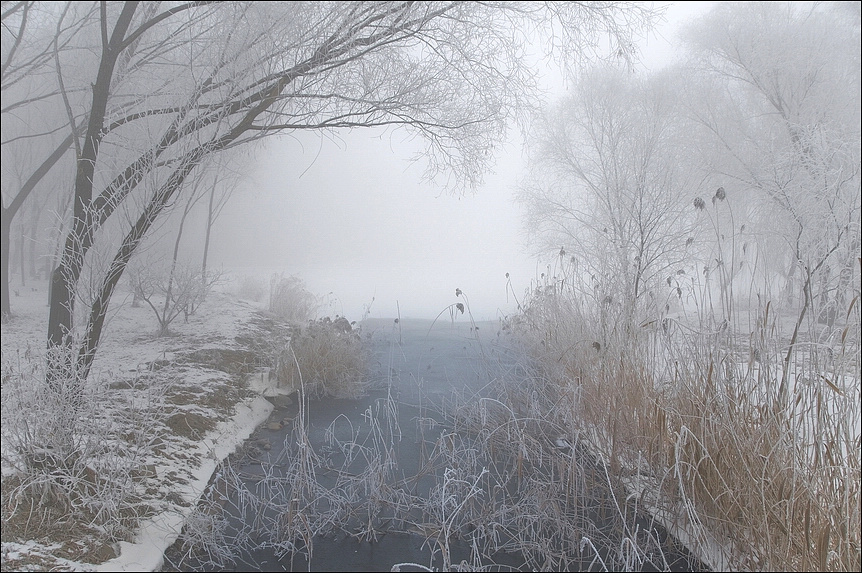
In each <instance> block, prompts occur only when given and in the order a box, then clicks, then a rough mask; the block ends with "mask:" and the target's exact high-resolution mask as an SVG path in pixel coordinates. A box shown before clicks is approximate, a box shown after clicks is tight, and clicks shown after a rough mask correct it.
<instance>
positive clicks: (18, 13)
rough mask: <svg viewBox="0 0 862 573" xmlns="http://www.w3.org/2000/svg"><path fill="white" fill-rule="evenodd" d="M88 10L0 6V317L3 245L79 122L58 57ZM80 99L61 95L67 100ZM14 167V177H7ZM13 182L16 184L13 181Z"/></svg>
mask: <svg viewBox="0 0 862 573" xmlns="http://www.w3.org/2000/svg"><path fill="white" fill-rule="evenodd" d="M93 10H94V8H93V7H91V6H83V5H82V6H78V7H77V10H74V11H72V12H74V13H72V14H69V10H68V8H66V9H64V7H63V5H62V4H53V3H38V2H4V3H3V8H2V14H0V15H2V24H3V25H2V84H0V85H2V91H3V104H2V110H0V111H2V118H3V136H2V153H3V166H4V167H3V205H2V210H0V215H2V216H0V244H2V250H0V255H2V256H0V280H2V283H0V284H2V285H3V288H2V289H0V290H1V291H2V292H0V315H2V318H3V320H5V319H7V318H8V317H9V316H10V313H11V307H10V302H9V289H8V288H7V286H8V284H9V245H10V231H11V228H12V220H13V219H14V217H15V215H16V214H17V213H18V212H19V211H20V209H21V207H22V206H23V205H24V202H25V201H26V200H27V198H28V197H29V196H30V194H31V193H32V192H33V191H34V189H36V187H37V185H39V184H40V182H42V181H43V180H44V178H45V176H46V175H47V174H48V173H49V172H51V170H52V169H55V167H56V166H57V165H58V162H60V160H61V159H62V158H63V157H64V156H66V154H67V153H68V152H69V151H70V150H72V149H73V143H74V141H75V140H74V137H73V135H72V134H73V131H74V128H75V125H76V124H77V123H78V121H80V120H79V119H77V120H76V119H75V118H74V117H72V116H70V115H69V112H71V110H70V109H69V108H68V106H66V107H65V111H61V112H59V113H58V110H64V106H63V103H62V102H61V100H62V99H63V98H62V97H61V90H60V89H59V88H58V87H57V85H58V83H59V84H61V85H62V76H63V69H62V67H61V65H60V60H61V55H62V54H65V53H66V52H67V50H70V49H71V47H72V46H71V39H72V38H74V37H75V36H76V35H77V34H78V33H79V32H80V30H81V27H82V26H83V25H84V23H85V22H86V21H87V19H88V17H89V13H90V12H92V11H93ZM76 95H77V96H80V95H81V94H80V92H79V93H78V94H71V93H69V94H67V96H66V99H67V101H68V98H69V97H75V96H76ZM13 164H14V172H15V173H16V176H15V177H12V176H11V175H10V173H9V172H8V171H7V169H8V167H7V166H9V165H13ZM16 179H17V180H16Z"/></svg>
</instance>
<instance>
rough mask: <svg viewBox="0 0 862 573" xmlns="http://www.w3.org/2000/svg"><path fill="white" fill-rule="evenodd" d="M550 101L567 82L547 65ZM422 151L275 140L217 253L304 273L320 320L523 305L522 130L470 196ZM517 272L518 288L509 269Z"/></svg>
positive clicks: (221, 232) (530, 261)
mask: <svg viewBox="0 0 862 573" xmlns="http://www.w3.org/2000/svg"><path fill="white" fill-rule="evenodd" d="M711 4H712V3H709V2H687V3H686V2H683V3H676V4H674V5H671V6H670V8H669V10H668V13H667V22H666V23H665V24H664V25H663V26H661V27H660V28H659V29H658V30H656V31H655V32H654V33H653V34H652V35H651V36H650V37H649V38H647V39H645V40H644V41H643V42H642V44H641V46H640V48H641V52H642V62H641V64H640V66H639V68H641V69H642V70H644V71H646V70H649V69H656V68H658V67H660V66H662V65H664V64H665V63H668V62H670V60H671V59H672V58H673V55H674V48H673V44H674V40H675V38H674V35H675V32H676V30H677V28H678V26H679V25H680V24H681V23H683V22H684V21H686V20H687V19H689V18H692V17H694V16H696V15H698V14H702V13H704V12H706V11H707V9H708V8H709V7H710V5H711ZM545 72H546V73H545V82H546V85H547V86H548V88H547V89H548V90H549V92H550V99H553V98H554V97H558V96H559V95H562V94H563V93H565V91H566V84H565V82H563V81H562V80H561V79H560V76H559V75H558V74H555V73H554V70H552V69H547V70H545ZM420 149H421V144H420V142H418V141H415V140H411V139H410V134H409V133H408V132H406V131H404V130H396V131H382V130H370V129H365V130H353V131H350V132H347V131H345V132H339V133H337V134H336V135H335V136H334V137H333V138H330V139H322V136H321V135H320V134H319V133H314V132H305V133H300V134H299V135H298V136H292V137H283V136H282V137H278V138H272V139H270V140H268V142H267V144H266V147H265V148H263V149H259V150H257V151H256V152H255V155H254V159H253V162H252V163H251V172H250V173H248V174H247V175H246V176H245V177H244V178H243V180H242V181H241V182H240V184H239V186H238V188H237V191H236V192H235V194H234V195H233V197H232V198H231V200H230V202H229V203H228V206H227V208H226V209H225V211H224V212H223V213H222V215H221V217H220V218H219V219H218V222H217V225H216V228H215V235H214V237H213V245H212V250H213V251H212V255H211V256H212V259H211V260H212V261H213V262H214V263H215V265H216V266H221V267H222V268H223V269H225V270H227V271H229V272H230V273H231V274H233V275H234V276H241V275H252V276H257V277H259V278H261V279H263V280H268V279H269V277H270V276H271V275H272V274H273V273H283V274H285V275H295V276H298V277H300V278H302V279H303V280H304V281H305V282H306V284H307V286H308V288H309V290H310V291H311V292H313V293H314V294H316V295H318V296H320V297H321V300H322V307H321V311H320V312H321V314H322V315H332V314H339V315H342V316H346V317H348V318H349V319H351V320H359V319H361V318H362V317H363V316H364V315H366V311H367V315H368V316H372V317H377V318H384V317H385V318H389V317H396V316H398V315H399V314H400V316H402V317H404V318H435V317H436V316H438V315H439V314H440V313H441V311H443V312H444V315H445V316H447V317H448V310H447V308H448V307H449V306H450V305H452V304H454V303H456V302H464V301H463V299H461V298H456V297H455V289H456V288H459V289H461V290H462V291H463V292H464V293H465V294H466V296H467V300H468V302H469V307H470V309H471V311H472V314H473V317H474V318H475V319H476V320H495V319H497V318H499V317H501V316H506V315H510V314H512V313H513V312H516V311H517V301H516V298H515V295H516V296H517V299H518V300H522V299H523V296H524V294H525V292H526V291H527V290H528V289H529V288H530V286H531V284H534V283H535V281H536V280H537V279H538V278H539V277H540V275H541V273H542V272H545V271H546V270H547V260H545V259H542V258H541V257H539V256H537V254H536V253H534V252H533V251H532V250H531V248H530V246H529V245H528V244H527V243H526V240H525V235H524V233H523V228H522V222H521V210H520V207H519V206H518V205H516V204H515V202H514V191H515V186H516V184H517V182H518V179H519V178H520V177H522V173H523V172H522V167H523V164H524V158H523V154H522V148H521V143H520V134H519V133H517V130H515V129H513V130H512V133H511V137H510V141H509V142H507V143H505V144H503V145H500V146H499V154H498V156H497V158H496V159H497V165H496V168H495V170H494V172H493V173H489V174H487V175H486V178H485V183H484V185H482V186H481V187H479V188H478V189H476V190H475V192H474V193H466V194H460V195H459V194H453V193H449V192H447V191H445V190H444V189H443V188H442V187H441V186H439V185H435V184H433V183H431V182H428V181H424V180H423V177H422V176H423V172H424V165H423V163H422V161H421V158H420V159H419V160H418V161H415V162H412V161H411V159H412V158H414V156H415V153H416V152H418V151H419V150H420ZM507 273H508V276H509V279H510V280H511V284H508V282H507V281H508V279H507V277H506V275H507Z"/></svg>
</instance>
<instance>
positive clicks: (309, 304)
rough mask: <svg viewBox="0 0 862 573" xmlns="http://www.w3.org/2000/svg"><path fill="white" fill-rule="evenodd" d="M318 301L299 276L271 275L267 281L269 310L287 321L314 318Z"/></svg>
mask: <svg viewBox="0 0 862 573" xmlns="http://www.w3.org/2000/svg"><path fill="white" fill-rule="evenodd" d="M319 306H320V302H319V301H318V300H317V297H316V296H314V295H313V294H311V293H310V292H309V291H308V289H307V288H306V287H305V282H303V280H302V279H300V278H299V277H294V276H291V277H284V276H282V275H277V274H275V275H272V278H271V279H270V281H269V311H270V312H271V313H273V314H274V315H276V316H277V317H279V318H281V319H283V320H287V321H289V322H299V323H302V322H306V321H308V320H311V319H313V318H314V316H315V314H316V313H317V309H318V307H319Z"/></svg>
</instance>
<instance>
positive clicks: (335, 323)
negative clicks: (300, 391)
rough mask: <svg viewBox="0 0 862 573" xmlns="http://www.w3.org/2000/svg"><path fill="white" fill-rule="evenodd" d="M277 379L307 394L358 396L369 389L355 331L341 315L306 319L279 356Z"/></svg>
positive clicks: (363, 353)
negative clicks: (313, 319) (302, 389)
mask: <svg viewBox="0 0 862 573" xmlns="http://www.w3.org/2000/svg"><path fill="white" fill-rule="evenodd" d="M276 375H277V376H278V379H279V380H280V381H281V382H283V383H286V384H287V385H288V386H290V387H294V388H299V387H300V385H301V384H304V391H305V392H306V393H307V394H308V395H309V396H318V397H319V396H332V397H334V398H357V397H359V396H361V395H362V394H364V393H365V391H366V390H367V389H368V377H367V360H366V355H365V350H364V348H363V345H362V340H361V337H360V334H359V331H358V330H354V329H353V326H352V325H351V324H350V322H348V321H347V319H346V318H344V317H338V316H336V318H335V320H332V319H330V318H329V317H326V318H322V319H320V320H316V321H309V323H308V324H307V326H305V327H304V328H302V329H301V330H298V331H296V332H295V333H294V335H293V336H292V338H291V340H290V343H289V345H288V347H287V348H285V349H284V350H283V351H282V352H281V355H280V356H279V360H278V366H277V368H276Z"/></svg>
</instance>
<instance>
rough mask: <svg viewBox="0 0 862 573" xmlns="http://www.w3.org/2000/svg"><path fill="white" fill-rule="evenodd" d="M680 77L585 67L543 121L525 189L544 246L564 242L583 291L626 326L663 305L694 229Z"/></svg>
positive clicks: (523, 197)
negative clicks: (677, 80) (679, 102)
mask: <svg viewBox="0 0 862 573" xmlns="http://www.w3.org/2000/svg"><path fill="white" fill-rule="evenodd" d="M673 83H674V82H673V81H672V78H670V77H668V76H664V75H661V76H657V77H653V78H644V77H640V76H633V75H631V74H628V73H627V72H624V71H621V70H618V69H615V68H601V69H595V70H593V71H591V72H590V73H586V74H583V75H582V77H581V79H580V81H579V82H578V84H577V86H576V88H575V91H574V93H573V94H572V95H571V96H570V97H568V98H566V99H565V100H563V101H562V102H560V103H559V104H558V105H557V106H556V107H555V108H553V109H551V110H550V111H549V112H547V113H546V114H545V115H544V116H542V117H541V119H540V120H539V121H538V123H537V127H536V130H535V134H534V137H533V138H532V145H531V149H532V152H531V159H530V171H529V174H528V175H527V176H526V178H525V179H524V182H523V183H522V184H521V186H520V191H519V195H518V197H519V200H520V202H521V203H522V204H523V205H524V206H525V208H526V214H527V221H526V228H527V232H528V234H529V236H530V237H531V238H532V239H533V240H534V241H535V242H536V244H537V245H539V247H540V249H542V250H543V251H544V252H546V253H547V252H556V251H558V250H560V247H563V250H564V251H565V253H567V258H568V262H569V263H570V264H571V265H573V269H572V270H573V271H574V272H573V277H570V278H574V280H575V281H576V282H577V283H579V284H582V285H584V286H583V287H582V289H581V294H583V295H586V296H588V297H590V298H592V299H593V300H594V302H595V303H597V304H600V305H604V306H606V307H612V308H614V309H617V310H618V313H617V314H619V315H620V316H621V317H622V318H623V321H624V322H625V323H626V324H628V325H631V324H632V323H633V322H634V321H635V320H643V319H644V318H645V316H646V314H645V313H650V312H655V311H656V310H661V308H659V307H664V304H665V303H666V301H667V296H666V293H665V296H657V293H658V292H659V291H658V289H659V288H660V287H662V286H663V285H665V283H666V281H667V279H668V277H669V276H670V275H673V274H674V273H675V271H677V270H678V268H679V265H680V264H681V263H682V261H683V259H684V256H685V253H686V247H687V242H688V238H689V236H690V234H689V225H690V221H691V216H690V212H689V209H688V207H689V206H690V202H689V201H688V200H687V197H688V195H687V194H688V193H689V192H690V190H691V188H692V181H691V169H690V168H689V166H690V163H691V162H690V161H686V157H685V154H684V149H683V147H682V146H681V144H682V142H683V141H684V134H683V129H684V124H683V123H682V121H681V120H680V118H679V115H678V113H677V101H676V98H675V97H674V87H673ZM665 286H669V285H665Z"/></svg>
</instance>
